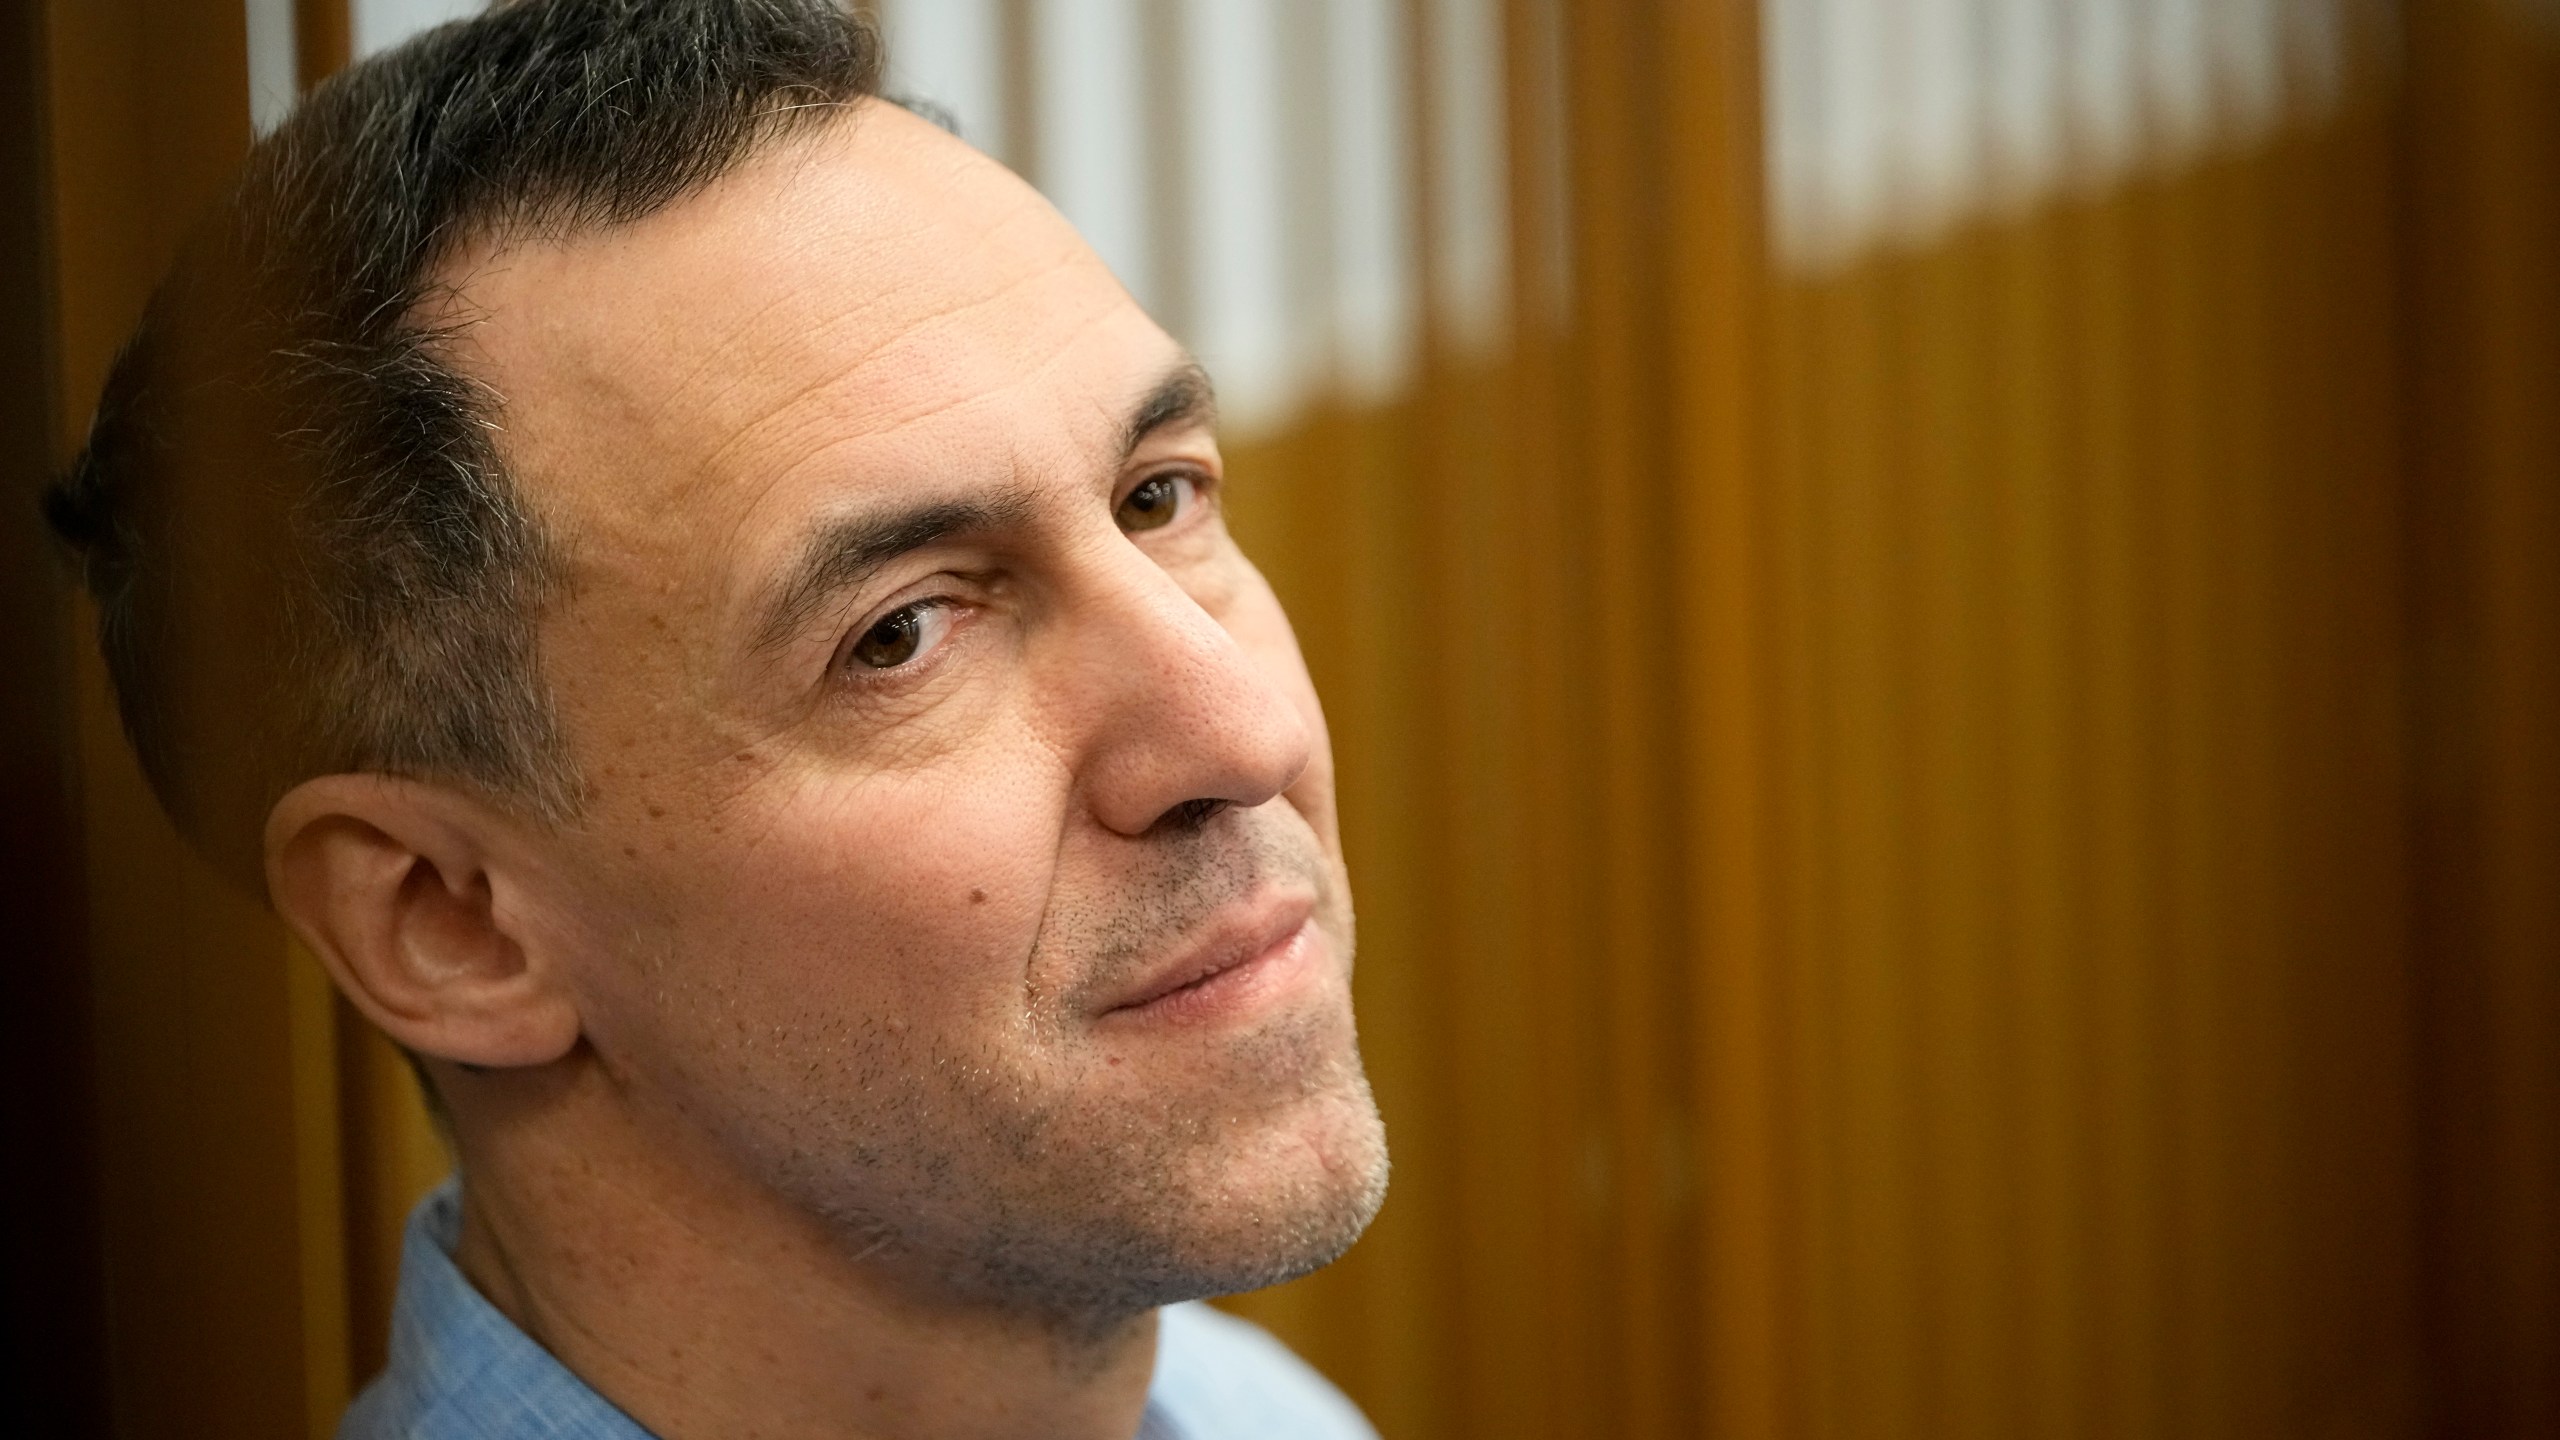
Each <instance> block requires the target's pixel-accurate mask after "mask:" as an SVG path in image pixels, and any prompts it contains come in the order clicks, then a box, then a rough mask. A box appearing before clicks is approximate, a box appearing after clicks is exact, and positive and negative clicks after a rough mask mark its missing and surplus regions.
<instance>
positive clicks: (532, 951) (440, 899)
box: [266, 775, 579, 1066]
mask: <svg viewBox="0 0 2560 1440" xmlns="http://www.w3.org/2000/svg"><path fill="white" fill-rule="evenodd" d="M510 832H511V826H510V824H509V822H508V821H507V820H506V819H505V817H502V816H500V815H498V814H497V813H496V812H494V811H492V810H491V809H490V808H489V807H487V806H486V805H483V804H481V803H479V802H477V801H474V800H473V799H471V798H470V797H468V796H465V795H462V794H459V793H457V792H455V791H453V790H449V789H446V788H444V787H441V786H436V785H430V784H426V783H423V782H420V781H415V780H403V779H398V778H395V777H392V776H387V775H324V776H321V777H320V778H318V779H315V780H307V781H304V782H303V783H302V784H300V785H297V786H295V787H294V788H293V789H292V790H291V791H290V792H288V793H287V794H286V795H285V797H284V798H283V799H282V800H279V801H277V802H276V806H275V808H274V809H273V810H272V811H270V812H268V815H267V835H266V867H267V893H268V895H269V896H270V897H271V898H272V899H273V900H274V902H275V907H276V910H277V912H278V913H279V914H281V915H282V916H283V917H284V921H285V923H286V924H287V925H288V926H290V927H291V928H292V929H293V931H294V933H296V934H298V935H300V936H301V937H302V939H303V942H304V943H305V944H307V945H309V946H310V947H311V949H312V952H313V953H314V954H316V955H318V956H319V957H320V961H321V963H322V964H323V965H326V966H327V967H328V970H329V975H330V978H331V979H333V980H335V981H336V982H337V984H338V988H339V989H340V990H342V991H344V992H345V993H346V996H347V998H348V999H349V1000H350V1001H352V1002H354V1004H355V1007H356V1008H357V1009H359V1010H362V1011H363V1012H364V1013H365V1016H366V1018H368V1019H370V1020H372V1021H373V1023H374V1024H376V1025H378V1026H380V1027H381V1028H382V1030H383V1033H385V1034H387V1035H389V1036H390V1037H391V1038H392V1039H393V1040H396V1041H398V1042H399V1043H400V1044H402V1045H405V1046H407V1047H408V1048H409V1049H410V1050H412V1051H415V1052H417V1053H418V1054H421V1055H426V1056H432V1057H435V1058H438V1059H444V1060H451V1061H456V1062H458V1063H461V1064H465V1065H482V1066H520V1065H540V1064H544V1063H546V1062H548V1061H552V1060H556V1059H558V1058H560V1057H561V1056H562V1055H564V1054H566V1053H568V1051H569V1049H570V1047H571V1046H573V1045H575V1044H576V1043H577V1040H578V1032H579V1022H578V1007H577V1004H576V1000H575V997H574V995H573V994H572V993H571V991H570V989H569V987H568V986H567V985H566V984H565V983H564V977H562V975H561V974H560V973H559V969H558V967H557V966H556V965H555V964H554V963H552V962H553V958H554V957H552V956H550V955H548V954H547V953H546V952H545V951H544V950H543V949H542V947H541V946H539V945H538V944H536V945H529V944H528V943H527V940H528V936H527V934H526V933H525V931H526V929H527V927H526V926H525V925H524V923H523V921H524V914H523V911H522V909H521V905H522V903H523V902H524V901H525V900H526V899H527V898H528V896H527V894H526V889H527V887H526V886H525V885H523V884H522V883H520V882H521V881H523V880H524V879H526V878H527V877H524V876H522V875H519V874H517V873H516V872H515V870H514V868H513V867H511V866H509V865H507V864H505V863H502V862H499V861H496V860H494V859H493V856H494V855H496V854H498V853H500V852H502V851H503V850H504V848H505V845H504V842H505V840H506V839H507V838H508V837H509V835H510Z"/></svg>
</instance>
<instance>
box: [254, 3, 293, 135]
mask: <svg viewBox="0 0 2560 1440" xmlns="http://www.w3.org/2000/svg"><path fill="white" fill-rule="evenodd" d="M248 6H249V127H250V128H251V129H252V130H254V131H256V132H257V133H258V134H260V135H264V134H266V133H267V132H268V131H270V130H273V129H274V128H276V126H277V125H279V124H281V123H283V121H284V117H285V113H286V112H287V111H289V110H291V109H293V97H294V93H295V91H296V89H297V88H298V82H299V81H300V79H301V74H300V69H301V67H300V63H299V61H298V60H297V58H296V56H295V54H294V48H293V0H248Z"/></svg>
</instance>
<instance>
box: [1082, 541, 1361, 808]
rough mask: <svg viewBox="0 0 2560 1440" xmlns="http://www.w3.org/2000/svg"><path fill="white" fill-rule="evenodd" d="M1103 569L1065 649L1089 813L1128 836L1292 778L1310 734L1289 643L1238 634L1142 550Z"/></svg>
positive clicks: (1246, 800) (1307, 753)
mask: <svg viewBox="0 0 2560 1440" xmlns="http://www.w3.org/2000/svg"><path fill="white" fill-rule="evenodd" d="M1115 548H1117V547H1115ZM1094 579H1095V581H1096V582H1097V583H1094V584H1092V585H1090V586H1088V587H1080V588H1081V589H1082V590H1083V592H1084V593H1083V594H1081V595H1079V597H1078V603H1077V604H1076V606H1075V609H1076V611H1078V612H1079V613H1078V614H1077V615H1076V617H1075V619H1074V621H1073V622H1072V624H1071V626H1070V631H1071V636H1070V643H1069V644H1068V646H1067V647H1066V648H1067V656H1066V664H1067V667H1068V671H1069V674H1068V677H1067V678H1068V680H1069V685H1070V693H1071V694H1072V695H1073V697H1074V700H1073V702H1072V703H1071V706H1070V708H1071V710H1072V712H1073V713H1075V714H1077V715H1078V716H1079V717H1080V718H1081V724H1079V725H1078V727H1077V728H1078V729H1079V730H1080V731H1081V732H1082V733H1081V735H1080V737H1079V738H1080V740H1081V744H1080V745H1079V746H1078V747H1077V748H1078V750H1079V752H1080V753H1079V758H1080V760H1081V766H1080V771H1081V774H1080V779H1081V784H1082V789H1083V791H1084V793H1085V795H1086V803H1087V804H1088V806H1089V807H1090V808H1091V810H1092V812H1093V814H1094V817H1095V818H1096V819H1097V820H1098V821H1100V823H1102V824H1103V825H1104V826H1106V827H1108V828H1109V829H1111V830H1113V831H1116V832H1118V833H1120V834H1122V835H1129V836H1137V835H1143V834H1146V833H1147V832H1149V831H1150V830H1154V829H1156V828H1158V827H1159V826H1164V827H1184V828H1188V827H1191V826H1196V825H1198V824H1200V823H1202V822H1203V821H1205V820H1206V819H1207V818H1208V817H1209V816H1210V815H1213V814H1215V813H1216V812H1218V811H1219V810H1222V809H1225V808H1226V807H1228V806H1230V805H1233V806H1243V807H1248V808H1249V807H1252V806H1256V805H1260V804H1262V803H1263V802H1265V801H1267V800H1270V799H1272V798H1273V797H1274V796H1277V795H1279V794H1281V793H1283V792H1284V791H1286V790H1288V788H1289V787H1290V786H1292V785H1294V784H1296V783H1297V781H1298V779H1299V777H1300V776H1302V775H1303V774H1305V773H1306V769H1307V766H1308V763H1309V761H1310V760H1311V758H1312V755H1313V749H1314V737H1313V734H1312V733H1311V728H1310V726H1309V723H1308V719H1307V717H1306V715H1305V714H1304V713H1303V712H1302V711H1301V710H1300V709H1299V707H1298V703H1297V701H1296V700H1295V699H1294V698H1293V687H1292V686H1291V684H1290V683H1289V682H1290V679H1291V677H1292V676H1293V675H1294V674H1295V673H1296V672H1297V662H1296V660H1295V658H1294V652H1293V653H1291V654H1279V653H1262V652H1261V648H1260V647H1257V646H1253V645H1248V644H1247V643H1246V642H1244V641H1242V640H1239V638H1238V635H1237V633H1236V632H1235V631H1233V630H1230V629H1229V627H1228V625H1227V624H1226V623H1224V622H1223V621H1222V620H1221V618H1220V617H1219V616H1218V615H1215V614H1212V613H1211V612H1210V610H1209V609H1208V608H1206V607H1204V606H1203V605H1202V604H1201V602H1200V601H1199V600H1198V599H1196V598H1195V597H1194V596H1193V595H1192V594H1191V593H1190V592H1189V591H1187V590H1185V589H1184V588H1183V586H1182V585H1181V584H1180V583H1179V582H1177V581H1176V580H1175V578H1174V577H1173V576H1172V575H1171V574H1169V573H1167V572H1166V571H1165V570H1164V569H1163V568H1161V567H1160V566H1158V565H1157V564H1156V563H1155V561H1153V560H1152V559H1150V558H1148V557H1147V556H1145V555H1143V554H1141V553H1139V552H1137V551H1136V550H1134V549H1119V552H1118V553H1117V554H1116V555H1114V556H1113V557H1112V559H1111V561H1110V562H1109V563H1108V564H1107V565H1106V567H1105V573H1103V574H1101V575H1098V576H1095V577H1094ZM1254 628H1255V629H1256V630H1259V628H1260V627H1254Z"/></svg>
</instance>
